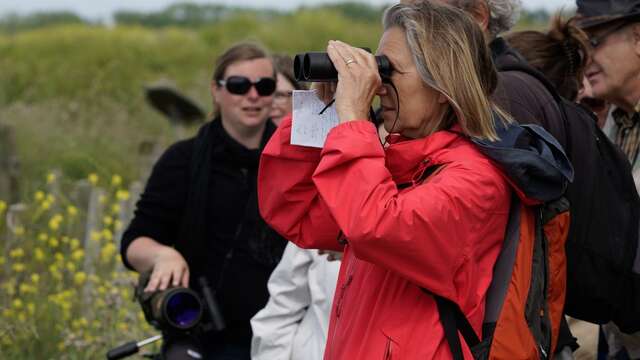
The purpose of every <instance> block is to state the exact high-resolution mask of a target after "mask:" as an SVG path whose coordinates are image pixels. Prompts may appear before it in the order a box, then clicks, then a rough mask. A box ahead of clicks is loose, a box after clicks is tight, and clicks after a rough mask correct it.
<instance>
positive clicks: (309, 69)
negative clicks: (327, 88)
mask: <svg viewBox="0 0 640 360" xmlns="http://www.w3.org/2000/svg"><path fill="white" fill-rule="evenodd" d="M376 63H377V64H378V73H379V74H380V77H381V78H382V79H383V81H384V79H387V78H389V77H390V76H391V72H392V67H391V63H390V62H389V59H388V58H387V57H386V56H384V55H379V56H376ZM293 74H294V76H295V78H296V81H308V82H332V81H338V71H337V70H336V67H335V66H334V65H333V62H331V58H329V55H328V54H327V53H326V52H308V53H303V54H298V55H296V57H295V58H294V60H293Z"/></svg>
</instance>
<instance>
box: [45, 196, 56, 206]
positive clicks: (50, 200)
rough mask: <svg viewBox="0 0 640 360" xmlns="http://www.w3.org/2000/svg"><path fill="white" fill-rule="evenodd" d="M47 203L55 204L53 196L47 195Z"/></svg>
mask: <svg viewBox="0 0 640 360" xmlns="http://www.w3.org/2000/svg"><path fill="white" fill-rule="evenodd" d="M47 201H48V202H50V203H52V204H53V203H54V202H56V197H55V196H53V194H47Z"/></svg>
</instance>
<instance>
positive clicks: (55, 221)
mask: <svg viewBox="0 0 640 360" xmlns="http://www.w3.org/2000/svg"><path fill="white" fill-rule="evenodd" d="M59 228H60V221H58V219H57V218H55V217H54V218H51V220H49V229H51V230H53V231H56V230H58V229H59Z"/></svg>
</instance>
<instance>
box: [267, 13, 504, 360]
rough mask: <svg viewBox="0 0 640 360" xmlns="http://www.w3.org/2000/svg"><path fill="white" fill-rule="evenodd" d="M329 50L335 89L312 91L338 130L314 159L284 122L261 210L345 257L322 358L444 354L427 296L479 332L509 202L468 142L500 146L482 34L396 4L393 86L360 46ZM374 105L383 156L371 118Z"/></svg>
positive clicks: (458, 17) (388, 51) (281, 228)
mask: <svg viewBox="0 0 640 360" xmlns="http://www.w3.org/2000/svg"><path fill="white" fill-rule="evenodd" d="M327 52H328V54H329V56H330V58H331V60H332V62H333V64H334V66H335V68H336V69H337V71H338V82H337V83H334V84H333V85H328V84H323V85H320V86H317V87H316V88H317V89H318V91H319V93H320V95H321V97H322V98H323V99H324V100H325V101H326V102H328V101H329V100H331V99H332V98H334V97H335V105H336V110H337V113H338V117H339V119H340V124H339V125H338V126H336V127H335V128H334V129H332V130H331V131H330V133H329V135H328V137H327V139H326V142H325V144H324V148H323V149H321V150H319V149H311V148H304V147H300V146H294V145H291V144H290V135H291V119H285V120H284V121H283V123H282V124H281V125H280V127H279V128H278V130H277V131H276V133H275V134H274V136H273V137H272V139H271V140H270V141H269V143H268V144H267V147H266V148H265V151H264V152H263V155H262V159H261V164H260V172H259V183H258V191H259V200H260V210H261V213H262V214H263V216H264V219H265V220H266V221H267V222H268V223H269V224H270V225H271V226H272V227H273V228H274V229H276V230H277V231H278V232H279V233H281V234H283V235H285V237H287V238H288V239H289V240H290V241H293V242H295V243H296V244H298V245H299V246H301V247H306V248H320V249H331V250H344V252H345V254H344V258H343V263H342V266H341V270H340V275H339V279H338V286H337V290H336V295H335V300H334V304H333V310H332V315H331V324H330V328H329V337H328V340H327V345H326V349H325V359H377V358H381V359H390V358H400V359H446V358H451V353H450V350H449V347H448V345H447V343H446V341H445V340H444V334H443V330H442V327H441V325H440V321H439V316H438V311H437V309H436V303H435V301H434V298H433V297H432V296H431V295H427V294H425V293H424V292H422V291H421V288H425V289H427V290H428V291H430V292H431V293H432V294H437V295H439V296H441V297H444V298H447V299H450V300H452V301H454V302H456V303H457V304H459V306H460V308H461V309H462V311H463V313H464V314H465V315H466V316H467V317H468V319H469V320H470V322H471V324H472V325H473V327H474V329H475V331H476V332H477V333H478V334H479V333H480V324H481V323H482V319H483V315H484V306H485V305H484V296H485V294H486V291H487V288H488V286H489V283H490V282H491V279H492V270H493V265H494V263H495V261H496V258H497V255H498V253H499V251H500V248H501V244H502V240H503V236H504V231H505V226H506V223H507V214H508V211H509V203H510V196H511V195H510V194H511V190H510V187H509V185H508V184H507V182H506V180H505V177H504V175H503V174H502V172H501V171H500V170H499V169H498V168H497V167H496V166H494V165H493V164H492V162H491V161H490V160H489V159H488V158H486V157H485V156H484V155H482V154H481V153H480V152H479V151H478V150H477V149H476V148H475V147H474V146H473V144H472V143H471V142H470V141H469V140H468V138H467V137H469V136H472V137H475V138H480V139H488V140H493V139H496V138H497V135H496V130H495V128H494V116H498V115H496V114H498V113H500V111H499V110H498V109H496V108H495V107H494V106H493V104H492V103H491V101H490V100H489V98H488V96H489V94H491V92H492V91H493V89H494V88H495V86H496V72H495V69H494V67H493V63H492V61H491V58H490V53H489V50H488V48H487V46H486V43H485V40H484V37H483V34H482V31H481V30H480V28H479V27H478V26H477V25H476V23H475V22H474V21H473V19H471V18H470V17H469V16H468V15H466V14H464V13H463V12H461V11H459V10H457V9H454V8H452V7H449V6H446V5H437V4H433V3H429V2H423V3H421V4H419V5H413V6H412V5H403V4H400V5H395V6H393V7H391V8H390V9H388V10H387V11H386V13H385V15H384V34H383V35H382V38H381V39H380V43H379V47H378V55H385V56H386V57H387V58H388V59H389V61H390V63H391V66H392V69H393V71H392V74H391V76H390V77H389V78H388V79H382V78H381V77H380V74H379V72H378V66H377V63H376V60H375V58H374V56H373V55H371V54H369V53H367V52H366V51H364V50H361V49H358V48H355V47H352V46H350V45H348V44H345V43H343V42H340V41H330V42H329V44H328V46H327ZM334 90H335V91H334ZM375 96H378V97H379V98H380V104H381V107H382V117H383V119H384V126H385V129H386V130H387V131H389V132H390V133H391V135H390V136H389V137H387V142H388V146H385V147H383V146H381V144H380V142H379V139H378V136H377V132H376V128H375V126H374V125H373V124H372V123H371V122H368V121H366V119H367V118H368V117H369V109H370V106H371V103H372V100H373V98H374V97H375ZM498 121H500V120H498ZM505 121H507V120H505ZM433 169H435V170H434V171H433V172H432V174H431V175H430V176H429V177H428V178H427V179H426V180H425V179H423V176H424V175H426V172H427V171H429V172H430V171H431V170H433ZM465 356H466V357H470V353H469V352H468V349H467V348H466V347H465Z"/></svg>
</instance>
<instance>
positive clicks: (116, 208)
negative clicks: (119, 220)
mask: <svg viewBox="0 0 640 360" xmlns="http://www.w3.org/2000/svg"><path fill="white" fill-rule="evenodd" d="M120 210H122V206H120V204H113V205H111V212H112V213H114V214H119V213H120Z"/></svg>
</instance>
